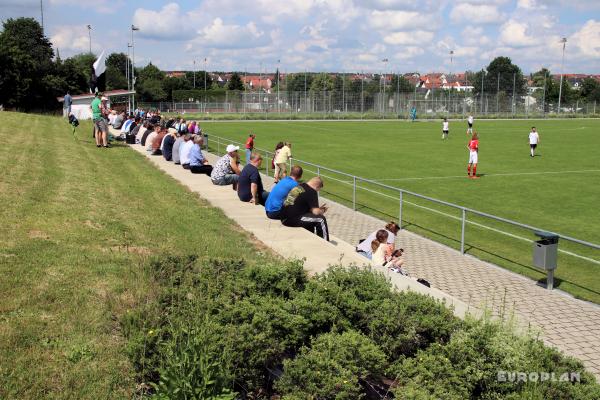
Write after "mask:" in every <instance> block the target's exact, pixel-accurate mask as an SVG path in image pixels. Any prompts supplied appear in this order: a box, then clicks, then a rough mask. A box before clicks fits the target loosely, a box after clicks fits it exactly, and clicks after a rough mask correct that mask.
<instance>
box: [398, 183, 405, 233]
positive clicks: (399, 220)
mask: <svg viewBox="0 0 600 400" xmlns="http://www.w3.org/2000/svg"><path fill="white" fill-rule="evenodd" d="M403 197H404V192H403V191H402V190H400V207H399V211H398V226H399V227H400V230H402V204H403V201H402V200H403V199H402V198H403Z"/></svg>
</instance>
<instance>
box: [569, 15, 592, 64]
mask: <svg viewBox="0 0 600 400" xmlns="http://www.w3.org/2000/svg"><path fill="white" fill-rule="evenodd" d="M569 41H570V42H571V43H572V44H573V46H575V47H576V48H577V49H578V50H579V53H580V54H581V56H583V57H585V58H596V59H598V58H600V22H598V21H595V20H593V19H591V20H589V21H587V22H586V23H585V25H583V27H582V28H581V29H580V30H579V31H577V32H575V33H574V34H573V35H572V36H571V37H570V38H569ZM567 46H569V42H567Z"/></svg>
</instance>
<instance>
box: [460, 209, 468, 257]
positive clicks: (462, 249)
mask: <svg viewBox="0 0 600 400" xmlns="http://www.w3.org/2000/svg"><path fill="white" fill-rule="evenodd" d="M466 222H467V210H465V209H464V208H463V209H462V221H461V225H462V227H461V230H460V254H465V223H466Z"/></svg>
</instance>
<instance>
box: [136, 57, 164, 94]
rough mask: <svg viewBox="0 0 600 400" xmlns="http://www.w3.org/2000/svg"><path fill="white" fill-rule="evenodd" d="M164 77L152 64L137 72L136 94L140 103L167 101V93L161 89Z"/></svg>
mask: <svg viewBox="0 0 600 400" xmlns="http://www.w3.org/2000/svg"><path fill="white" fill-rule="evenodd" d="M165 79H166V75H165V73H164V72H163V71H161V70H160V69H158V67H156V66H155V65H153V64H152V63H149V64H148V65H146V66H145V67H144V68H141V69H139V70H138V71H137V77H136V80H137V81H136V87H135V89H136V92H137V93H138V95H139V98H140V100H142V101H163V100H167V92H165V90H164V88H163V82H164V81H165Z"/></svg>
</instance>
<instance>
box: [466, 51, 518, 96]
mask: <svg viewBox="0 0 600 400" xmlns="http://www.w3.org/2000/svg"><path fill="white" fill-rule="evenodd" d="M482 76H483V86H482ZM470 82H471V84H472V85H473V87H474V89H473V91H474V93H475V94H478V93H481V90H482V89H483V91H484V93H488V94H489V93H496V92H497V91H501V92H505V93H507V94H509V95H512V93H513V86H514V91H515V93H516V94H518V95H520V94H524V93H525V92H526V90H527V88H526V81H525V79H524V78H523V72H521V68H519V67H518V66H517V65H515V64H513V63H512V61H511V59H510V58H509V57H496V58H495V59H494V60H492V62H490V64H489V65H488V66H487V68H486V70H485V71H483V70H482V71H479V72H476V73H475V74H474V76H473V77H472V80H471V81H470Z"/></svg>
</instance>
